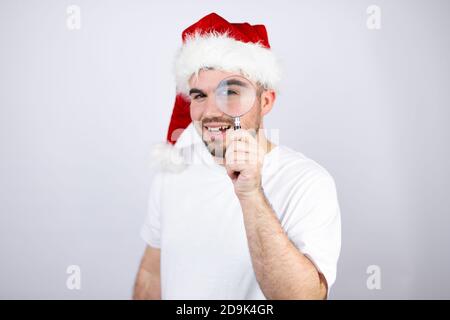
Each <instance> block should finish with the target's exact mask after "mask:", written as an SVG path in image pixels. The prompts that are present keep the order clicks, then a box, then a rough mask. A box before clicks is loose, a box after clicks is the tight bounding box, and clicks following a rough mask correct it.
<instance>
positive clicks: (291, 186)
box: [141, 123, 341, 299]
mask: <svg viewBox="0 0 450 320" xmlns="http://www.w3.org/2000/svg"><path fill="white" fill-rule="evenodd" d="M175 146H176V147H177V148H178V150H180V152H181V153H182V154H183V157H184V158H185V160H187V161H188V162H189V163H190V164H189V165H188V166H186V167H185V169H184V170H182V171H181V172H171V171H167V170H159V171H158V172H157V173H156V174H155V176H154V178H153V182H152V186H151V190H150V197H149V206H148V213H147V217H146V220H145V223H144V225H143V227H142V230H141V236H142V238H143V239H144V240H145V241H146V242H147V244H148V245H150V246H151V247H154V248H160V249H161V295H162V299H265V297H264V294H263V292H262V291H261V289H260V287H259V285H258V283H257V280H256V276H255V272H254V270H253V268H252V262H251V257H250V251H249V247H248V243H247V237H246V232H245V226H244V220H243V213H242V209H241V207H240V204H239V201H238V198H237V197H236V195H235V193H234V189H233V184H232V182H231V179H230V178H229V177H228V175H227V173H226V169H225V168H224V167H223V166H221V165H218V164H216V163H215V162H214V160H213V157H212V156H211V154H210V153H209V152H208V150H207V149H206V147H205V145H204V144H203V142H202V141H201V137H200V135H199V134H198V133H197V131H196V130H195V128H194V126H193V124H192V123H191V124H190V125H189V126H188V127H187V128H186V129H185V130H184V132H183V133H182V135H181V136H180V137H179V139H178V141H177V143H176V145H175ZM186 151H189V152H186ZM262 185H263V189H264V193H265V195H266V197H267V199H268V200H269V202H270V203H271V205H272V207H273V209H274V211H275V213H276V215H277V217H278V219H279V221H280V223H281V226H282V227H283V229H284V230H285V232H286V234H287V235H288V237H289V239H290V240H291V241H292V242H293V243H294V245H295V246H296V247H297V248H298V249H299V250H300V251H301V252H302V253H303V254H305V255H307V256H308V257H309V258H310V259H311V261H312V262H313V263H314V265H315V266H316V267H317V269H318V270H319V271H320V272H321V273H322V274H323V275H324V276H325V278H326V280H327V282H328V286H329V288H330V287H331V286H332V285H333V283H334V281H335V278H336V265H337V261H338V257H339V252H340V246H341V221H340V210H339V204H338V199H337V195H336V188H335V183H334V180H333V178H332V177H331V176H330V174H329V173H328V172H327V171H326V170H325V169H324V168H323V167H321V166H320V165H319V164H317V163H316V162H314V161H313V160H311V159H308V158H307V157H305V156H304V155H303V154H301V153H299V152H295V151H293V150H291V149H289V148H287V147H284V146H277V147H275V148H274V149H272V150H271V151H270V152H269V153H268V154H266V155H265V157H264V162H263V168H262Z"/></svg>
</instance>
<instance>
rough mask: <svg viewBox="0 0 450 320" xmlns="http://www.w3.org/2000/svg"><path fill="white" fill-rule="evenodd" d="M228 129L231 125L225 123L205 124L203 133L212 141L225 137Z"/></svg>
mask: <svg viewBox="0 0 450 320" xmlns="http://www.w3.org/2000/svg"><path fill="white" fill-rule="evenodd" d="M230 128H231V125H230V124H227V123H207V124H204V125H203V131H204V132H206V133H207V136H208V137H210V138H211V140H213V141H214V140H215V139H217V138H223V137H225V134H226V132H227V130H229V129H230Z"/></svg>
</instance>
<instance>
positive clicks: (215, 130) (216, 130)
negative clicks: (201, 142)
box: [206, 126, 229, 132]
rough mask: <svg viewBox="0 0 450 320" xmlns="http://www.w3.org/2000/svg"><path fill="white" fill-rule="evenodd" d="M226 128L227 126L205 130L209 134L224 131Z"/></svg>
mask: <svg viewBox="0 0 450 320" xmlns="http://www.w3.org/2000/svg"><path fill="white" fill-rule="evenodd" d="M228 128H229V126H222V127H215V128H210V127H206V129H208V131H210V132H219V131H220V130H226V129H228Z"/></svg>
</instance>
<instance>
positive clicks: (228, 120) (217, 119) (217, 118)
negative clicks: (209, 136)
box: [201, 117, 233, 126]
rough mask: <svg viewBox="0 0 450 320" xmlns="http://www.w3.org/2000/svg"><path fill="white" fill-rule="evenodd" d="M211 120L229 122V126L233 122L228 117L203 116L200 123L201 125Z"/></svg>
mask: <svg viewBox="0 0 450 320" xmlns="http://www.w3.org/2000/svg"><path fill="white" fill-rule="evenodd" d="M212 122H220V123H226V124H229V125H230V126H231V125H233V122H232V121H231V119H230V118H223V117H210V118H205V119H202V120H201V123H202V124H203V125H206V124H208V123H212Z"/></svg>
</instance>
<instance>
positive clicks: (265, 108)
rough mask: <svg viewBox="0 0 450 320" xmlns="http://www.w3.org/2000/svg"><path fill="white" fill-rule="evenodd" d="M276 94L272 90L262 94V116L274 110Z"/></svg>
mask: <svg viewBox="0 0 450 320" xmlns="http://www.w3.org/2000/svg"><path fill="white" fill-rule="evenodd" d="M275 99H276V93H275V91H274V90H272V89H267V90H265V91H263V93H262V94H261V116H265V115H266V114H268V113H269V112H270V110H272V107H273V104H274V103H275Z"/></svg>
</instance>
